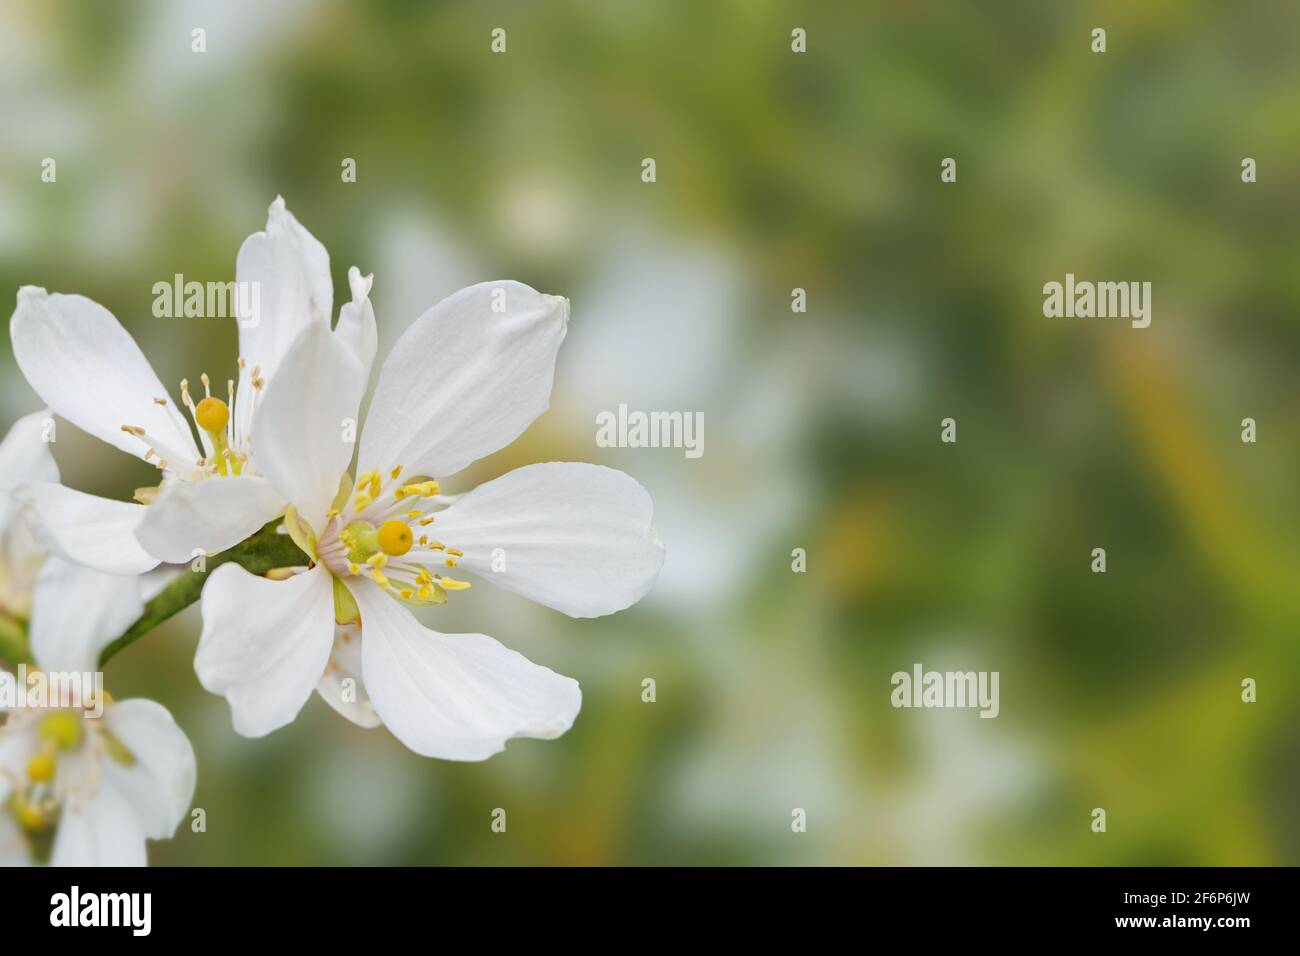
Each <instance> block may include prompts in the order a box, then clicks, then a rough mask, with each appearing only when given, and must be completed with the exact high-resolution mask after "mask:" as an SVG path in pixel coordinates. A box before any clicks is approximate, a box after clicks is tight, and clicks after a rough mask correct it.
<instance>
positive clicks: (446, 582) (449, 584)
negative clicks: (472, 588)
mask: <svg viewBox="0 0 1300 956" xmlns="http://www.w3.org/2000/svg"><path fill="white" fill-rule="evenodd" d="M438 584H439V585H440V586H441V587H442V588H443V589H444V590H446V591H463V590H465V589H466V588H467V587H469V582H468V581H457V580H456V579H455V578H449V577H447V576H446V575H445V574H444V575H443V576H442V577H440V578H439V579H438Z"/></svg>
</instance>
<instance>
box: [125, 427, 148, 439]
mask: <svg viewBox="0 0 1300 956" xmlns="http://www.w3.org/2000/svg"><path fill="white" fill-rule="evenodd" d="M122 431H124V432H126V433H127V434H128V435H134V436H135V437H136V438H143V437H144V429H143V428H141V427H140V426H139V425H123V426H122Z"/></svg>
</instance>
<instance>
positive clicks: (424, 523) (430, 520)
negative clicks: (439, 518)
mask: <svg viewBox="0 0 1300 956" xmlns="http://www.w3.org/2000/svg"><path fill="white" fill-rule="evenodd" d="M431 524H433V518H431V517H430V518H425V519H424V520H422V521H421V522H420V527H421V528H427V527H429V525H431Z"/></svg>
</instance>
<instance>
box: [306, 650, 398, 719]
mask: <svg viewBox="0 0 1300 956" xmlns="http://www.w3.org/2000/svg"><path fill="white" fill-rule="evenodd" d="M345 681H351V682H352V683H350V684H345V683H344V682H345ZM316 692H317V693H318V694H320V695H321V699H322V700H324V701H325V703H327V704H329V705H330V706H331V707H333V708H334V709H335V710H336V711H338V712H339V713H340V714H342V715H343V716H344V717H346V718H347V719H348V720H350V721H352V722H353V723H354V724H356V725H357V726H359V727H366V728H371V727H378V726H379V725H380V724H382V723H383V721H381V720H380V719H379V715H378V714H376V713H375V708H374V705H373V704H371V703H370V695H369V694H367V693H366V683H365V680H364V679H363V678H362V676H361V632H360V631H359V630H358V629H357V628H356V627H355V626H347V625H339V626H338V627H337V628H336V630H335V634H334V650H333V651H332V652H331V653H330V659H329V663H328V664H326V665H325V676H324V677H322V678H321V679H320V683H319V684H318V685H316Z"/></svg>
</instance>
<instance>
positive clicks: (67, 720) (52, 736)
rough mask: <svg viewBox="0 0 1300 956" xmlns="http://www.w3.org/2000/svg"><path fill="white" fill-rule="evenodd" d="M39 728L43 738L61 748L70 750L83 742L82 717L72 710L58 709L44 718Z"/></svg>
mask: <svg viewBox="0 0 1300 956" xmlns="http://www.w3.org/2000/svg"><path fill="white" fill-rule="evenodd" d="M37 730H38V732H39V733H40V735H41V737H42V739H44V740H47V741H49V742H50V743H52V744H54V746H55V747H58V748H59V749H60V750H70V749H71V748H73V747H75V746H77V744H79V743H81V732H82V731H81V718H80V717H78V716H77V715H76V714H73V713H71V712H70V711H66V710H61V711H56V712H55V713H53V714H50V715H49V716H48V717H45V718H43V719H42V720H41V723H40V726H39V727H38V728H37Z"/></svg>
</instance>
